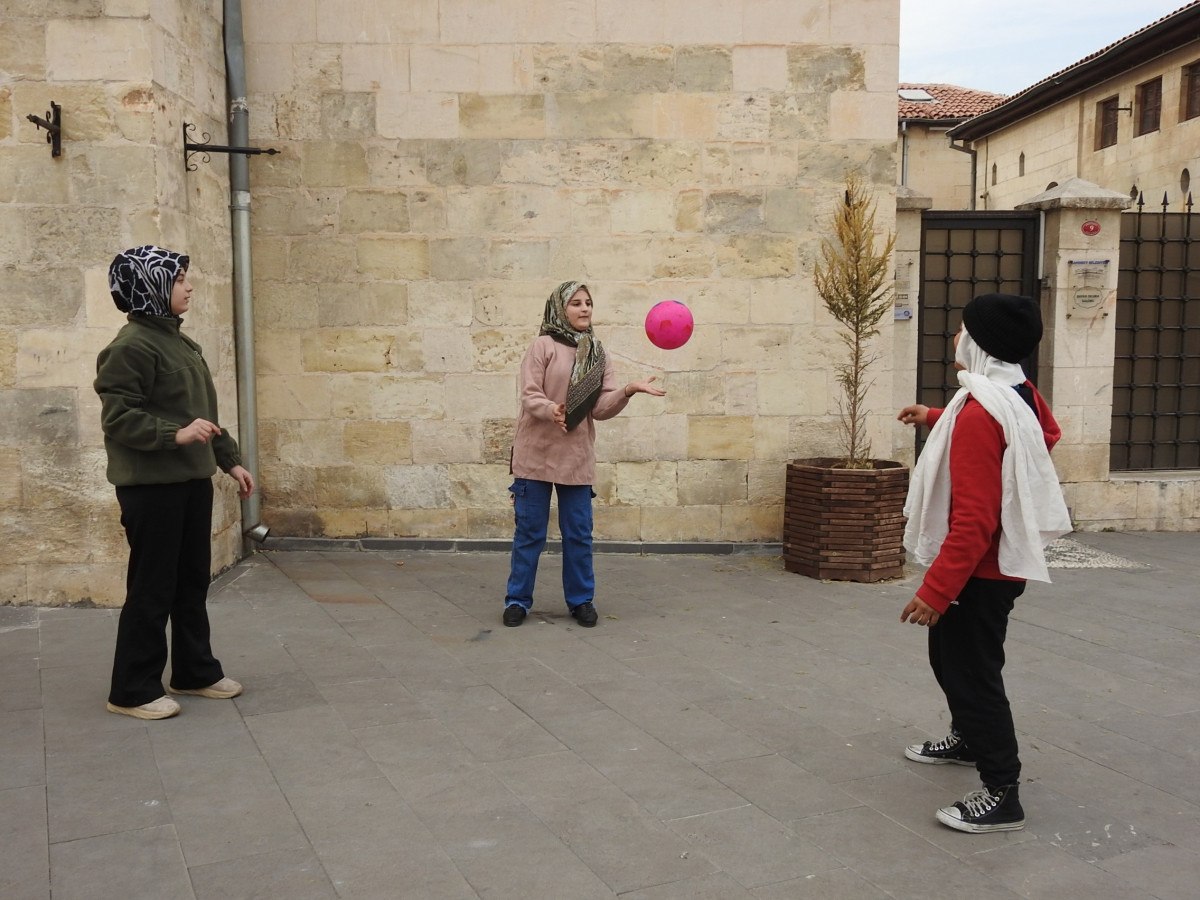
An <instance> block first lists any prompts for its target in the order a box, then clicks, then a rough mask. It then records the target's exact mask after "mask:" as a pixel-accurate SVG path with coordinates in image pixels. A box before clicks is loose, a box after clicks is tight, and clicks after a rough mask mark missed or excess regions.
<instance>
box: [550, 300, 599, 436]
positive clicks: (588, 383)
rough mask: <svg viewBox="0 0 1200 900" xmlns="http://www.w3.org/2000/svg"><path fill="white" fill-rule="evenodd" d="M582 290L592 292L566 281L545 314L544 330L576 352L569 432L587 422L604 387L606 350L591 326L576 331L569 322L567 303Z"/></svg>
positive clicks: (568, 412)
mask: <svg viewBox="0 0 1200 900" xmlns="http://www.w3.org/2000/svg"><path fill="white" fill-rule="evenodd" d="M580 288H583V289H584V290H585V291H587V292H588V294H589V295H590V294H591V290H590V289H589V288H588V286H587V285H586V284H583V283H582V282H579V281H564V282H563V283H562V284H560V285H559V286H558V287H557V288H555V289H554V293H552V294H551V295H550V299H549V300H547V301H546V311H545V312H544V313H543V314H542V329H541V331H539V332H538V334H548V335H550V337H552V338H554V339H555V340H556V341H558V342H560V343H563V344H567V345H569V346H572V347H574V348H575V365H574V366H572V367H571V383H570V385H569V386H568V387H567V430H568V431H570V430H571V429H572V428H574V427H575V426H576V425H578V424H579V423H580V422H582V421H583V420H584V419H586V418H587V416H588V413H590V412H591V411H592V407H593V406H595V405H596V400H598V399H599V397H600V388H601V387H602V386H603V384H604V347H603V346H602V345H601V344H600V342H599V341H598V340H596V335H595V334H594V333H593V331H592V327H591V326H590V325H589V326H588V330H587V331H576V330H575V329H574V328H572V327H571V325H570V323H569V322H568V321H567V301H568V300H570V299H571V296H572V295H573V294H574V293H575V292H576V291H577V290H579V289H580Z"/></svg>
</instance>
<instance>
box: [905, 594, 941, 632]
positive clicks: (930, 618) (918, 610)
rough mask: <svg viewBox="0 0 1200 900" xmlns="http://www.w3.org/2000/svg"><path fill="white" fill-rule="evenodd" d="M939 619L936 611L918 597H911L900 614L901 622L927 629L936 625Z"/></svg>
mask: <svg viewBox="0 0 1200 900" xmlns="http://www.w3.org/2000/svg"><path fill="white" fill-rule="evenodd" d="M940 618H941V616H939V615H938V613H937V610H936V609H934V608H933V607H932V606H930V605H929V604H928V603H926V602H925V601H924V600H922V599H921V598H920V597H913V598H912V599H911V600H909V601H908V605H907V606H906V607H904V609H903V610H901V612H900V621H901V622H912V623H913V624H914V625H924V626H926V627H927V628H932V627H933V626H934V625H936V624H937V623H938V619H940Z"/></svg>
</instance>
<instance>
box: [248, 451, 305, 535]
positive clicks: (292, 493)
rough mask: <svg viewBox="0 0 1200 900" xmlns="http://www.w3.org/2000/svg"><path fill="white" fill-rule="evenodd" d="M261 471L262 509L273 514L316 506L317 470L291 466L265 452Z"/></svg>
mask: <svg viewBox="0 0 1200 900" xmlns="http://www.w3.org/2000/svg"><path fill="white" fill-rule="evenodd" d="M264 451H265V447H264ZM260 469H261V475H260V478H259V484H260V487H261V489H262V500H263V506H264V507H265V508H266V509H268V510H270V511H271V513H272V514H273V513H274V512H276V511H277V510H281V509H294V508H297V507H300V508H305V507H311V506H313V505H314V504H315V503H316V501H317V474H316V470H315V469H311V468H309V467H307V466H293V465H290V464H288V463H287V462H286V461H280V460H277V459H275V458H274V457H273V455H269V454H267V453H266V452H264V453H263V456H262V461H261V464H260ZM284 533H285V534H290V533H292V532H284Z"/></svg>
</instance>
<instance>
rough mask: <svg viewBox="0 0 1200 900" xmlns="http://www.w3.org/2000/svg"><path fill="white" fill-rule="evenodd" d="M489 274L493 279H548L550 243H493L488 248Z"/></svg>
mask: <svg viewBox="0 0 1200 900" xmlns="http://www.w3.org/2000/svg"><path fill="white" fill-rule="evenodd" d="M488 274H489V275H491V276H492V277H493V278H520V279H528V278H548V277H549V276H550V243H549V241H492V242H491V244H490V245H489V247H488Z"/></svg>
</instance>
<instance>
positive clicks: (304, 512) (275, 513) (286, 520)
mask: <svg viewBox="0 0 1200 900" xmlns="http://www.w3.org/2000/svg"><path fill="white" fill-rule="evenodd" d="M263 523H264V524H266V525H267V526H268V527H269V528H270V529H271V533H272V534H280V535H287V536H288V537H324V536H325V520H324V519H322V518H321V516H320V515H319V514H318V513H317V511H316V510H315V509H311V508H304V509H271V510H268V511H267V512H265V513H264V514H263Z"/></svg>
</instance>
